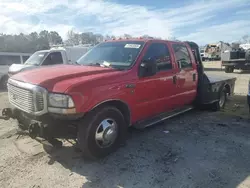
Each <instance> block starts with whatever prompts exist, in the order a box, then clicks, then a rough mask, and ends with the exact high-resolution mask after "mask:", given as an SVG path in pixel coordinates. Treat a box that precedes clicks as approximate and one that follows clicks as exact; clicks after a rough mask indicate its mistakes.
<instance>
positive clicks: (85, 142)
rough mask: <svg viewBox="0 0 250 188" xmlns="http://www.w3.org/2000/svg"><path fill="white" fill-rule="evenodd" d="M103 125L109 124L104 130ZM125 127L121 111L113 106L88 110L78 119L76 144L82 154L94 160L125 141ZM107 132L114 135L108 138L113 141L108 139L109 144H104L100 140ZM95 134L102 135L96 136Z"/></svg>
mask: <svg viewBox="0 0 250 188" xmlns="http://www.w3.org/2000/svg"><path fill="white" fill-rule="evenodd" d="M103 122H104V123H103ZM112 122H113V124H112ZM111 124H112V126H113V127H112V126H111ZM104 125H106V127H108V126H107V125H109V126H110V127H108V128H106V129H105V130H104V128H103V127H105V126H104ZM114 125H116V126H114ZM127 127H128V126H127V125H126V123H125V120H124V117H123V115H122V113H121V112H120V111H119V110H118V109H117V108H115V107H112V106H104V107H101V108H97V109H96V110H93V111H91V112H89V114H87V115H86V116H85V117H84V119H83V120H82V121H80V124H79V125H78V132H77V140H78V145H79V147H80V149H81V150H82V153H83V156H84V157H86V158H88V159H94V160H95V159H98V158H103V157H105V156H107V155H109V154H111V153H113V152H114V151H116V150H117V149H118V148H119V147H120V145H122V144H124V143H125V140H126V137H127ZM110 130H111V131H110ZM112 130H113V132H112ZM104 132H106V134H104ZM108 132H111V134H110V135H113V136H114V137H112V136H111V137H110V140H112V141H113V142H112V141H110V143H109V144H110V145H108V144H107V145H105V142H103V141H102V140H104V139H103V138H104V137H105V136H104V135H106V136H107V135H108V134H107V133H108ZM115 132H116V134H115ZM112 133H113V134H112ZM97 135H102V136H99V137H98V136H97ZM97 137H98V139H97ZM107 138H108V136H107ZM107 140H108V139H107ZM107 143H108V142H107Z"/></svg>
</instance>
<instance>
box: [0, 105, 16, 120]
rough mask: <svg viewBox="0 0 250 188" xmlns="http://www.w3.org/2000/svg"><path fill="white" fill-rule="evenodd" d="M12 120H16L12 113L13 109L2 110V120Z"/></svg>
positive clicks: (0, 117)
mask: <svg viewBox="0 0 250 188" xmlns="http://www.w3.org/2000/svg"><path fill="white" fill-rule="evenodd" d="M10 118H14V114H13V112H12V109H11V108H4V109H3V110H2V116H0V119H3V120H9V119H10Z"/></svg>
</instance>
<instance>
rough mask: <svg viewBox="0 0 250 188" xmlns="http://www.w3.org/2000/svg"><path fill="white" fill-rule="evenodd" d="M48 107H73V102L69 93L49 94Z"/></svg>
mask: <svg viewBox="0 0 250 188" xmlns="http://www.w3.org/2000/svg"><path fill="white" fill-rule="evenodd" d="M48 105H49V106H50V107H57V108H74V107H75V104H74V102H73V100H72V98H71V97H70V96H69V95H64V94H54V93H50V94H49V104H48Z"/></svg>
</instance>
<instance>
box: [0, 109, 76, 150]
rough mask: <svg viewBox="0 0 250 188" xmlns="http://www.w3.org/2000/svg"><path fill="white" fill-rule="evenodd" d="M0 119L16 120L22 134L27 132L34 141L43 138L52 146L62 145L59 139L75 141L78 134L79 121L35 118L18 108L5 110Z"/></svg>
mask: <svg viewBox="0 0 250 188" xmlns="http://www.w3.org/2000/svg"><path fill="white" fill-rule="evenodd" d="M0 119H3V120H9V119H15V120H17V122H18V127H19V128H20V129H21V130H22V132H26V133H27V134H28V135H29V136H30V137H31V138H32V139H36V138H43V139H45V140H47V141H48V142H50V143H51V144H52V145H58V144H59V145H60V144H61V143H60V142H59V141H58V140H57V139H58V138H63V139H75V138H76V134H77V120H72V119H71V118H65V117H64V118H63V117H59V116H58V117H57V116H53V115H50V114H46V115H42V116H33V115H30V114H28V113H26V112H23V111H21V110H19V109H17V108H4V109H3V110H2V116H0Z"/></svg>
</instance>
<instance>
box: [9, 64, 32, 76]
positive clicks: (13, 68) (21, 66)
mask: <svg viewBox="0 0 250 188" xmlns="http://www.w3.org/2000/svg"><path fill="white" fill-rule="evenodd" d="M36 67H37V66H35V65H24V64H12V65H11V66H10V68H9V73H10V74H16V73H18V72H21V71H24V70H28V69H32V68H36Z"/></svg>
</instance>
